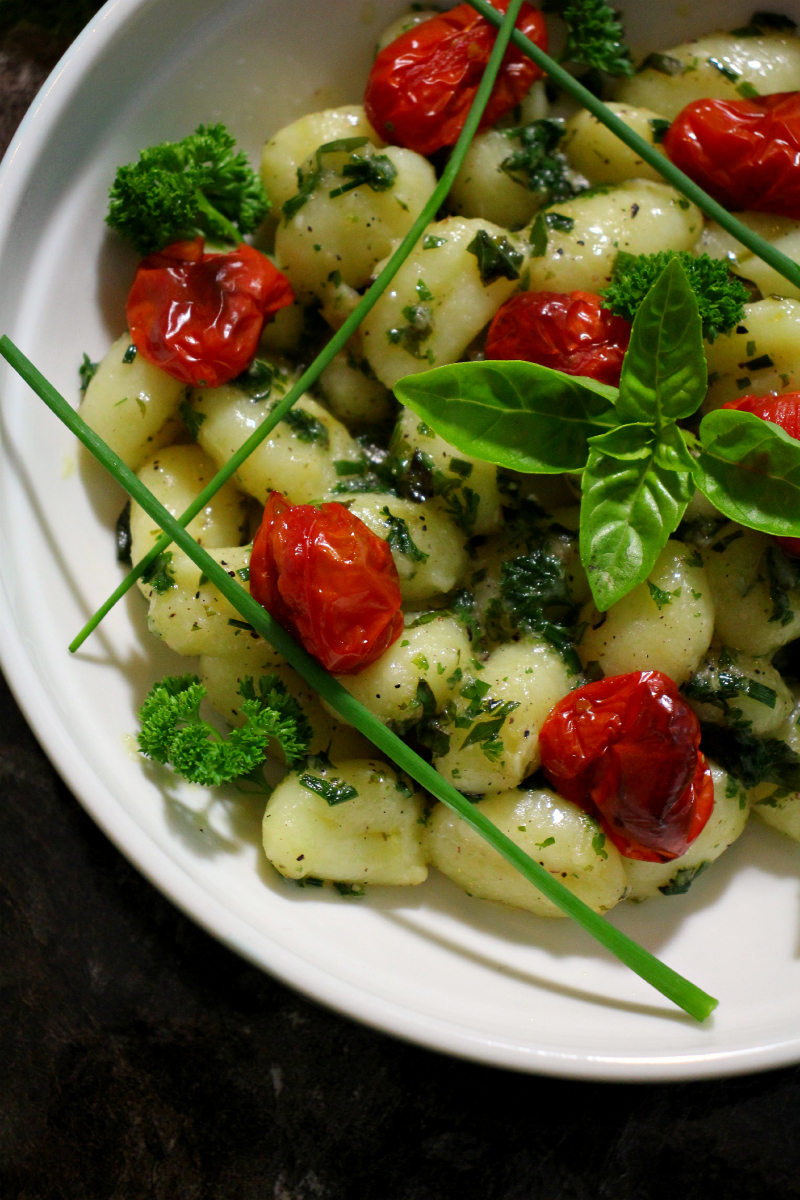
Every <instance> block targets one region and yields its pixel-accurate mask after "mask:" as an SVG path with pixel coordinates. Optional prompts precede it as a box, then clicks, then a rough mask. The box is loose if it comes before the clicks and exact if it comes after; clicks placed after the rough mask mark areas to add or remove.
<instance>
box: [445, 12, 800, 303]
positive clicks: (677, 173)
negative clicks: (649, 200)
mask: <svg viewBox="0 0 800 1200" xmlns="http://www.w3.org/2000/svg"><path fill="white" fill-rule="evenodd" d="M468 2H469V4H470V5H471V6H472V7H473V8H474V9H475V10H476V12H479V13H480V14H481V16H482V17H485V18H486V20H487V21H491V22H492V24H493V25H499V24H500V22H501V21H502V19H503V18H502V14H501V13H499V12H498V11H497V9H496V8H493V7H492V5H491V4H488V3H487V0H468ZM511 40H512V41H513V43H514V45H515V46H516V47H517V49H518V50H521V51H522V52H523V54H527V56H528V58H531V59H533V61H534V62H535V63H536V65H537V66H538V67H541V68H542V70H543V71H545V72H546V73H547V75H549V77H550V78H551V79H552V81H553V83H556V84H558V86H559V87H562V88H563V89H564V91H565V92H569V94H570V95H571V96H574V98H575V99H576V100H579V101H580V103H581V104H582V105H583V106H584V107H585V108H588V109H589V112H590V113H592V115H593V116H595V117H597V119H598V121H600V122H601V123H602V124H603V125H605V126H606V127H607V128H608V129H610V130H611V132H612V133H614V134H616V136H617V137H618V138H619V139H620V141H621V142H624V143H625V145H626V146H629V147H630V149H631V150H633V151H634V153H635V154H637V155H638V156H639V158H643V159H644V161H645V162H646V163H649V165H650V166H651V167H654V168H655V170H656V171H658V173H659V174H660V175H663V177H664V179H666V180H667V182H668V183H671V184H672V186H673V187H675V188H677V189H678V191H679V192H682V193H683V195H684V196H686V197H687V199H689V200H691V201H692V203H693V204H696V205H697V207H698V208H700V209H702V210H703V212H704V213H705V214H706V216H707V217H711V218H712V220H714V221H716V222H717V223H718V224H719V225H721V226H722V228H723V229H726V230H727V231H728V233H730V234H731V235H732V236H733V237H735V238H736V240H737V241H739V242H741V243H742V244H743V245H745V246H747V248H748V250H752V251H753V254H755V255H756V256H757V257H758V258H761V259H763V261H764V262H765V263H769V265H770V266H771V267H774V269H775V270H776V271H777V272H778V274H779V275H783V277H784V279H788V280H789V282H790V283H792V284H794V286H795V287H797V288H800V266H798V264H797V263H796V262H792V260H791V259H790V258H788V257H787V256H786V255H785V254H782V253H781V251H780V250H777V249H776V248H775V246H772V245H770V243H769V242H767V241H765V240H764V238H762V237H759V235H758V234H757V233H754V232H753V230H752V229H748V228H747V226H746V225H743V224H742V222H741V221H737V219H736V217H734V216H732V215H731V214H730V213H729V212H728V211H727V209H725V208H723V207H722V205H721V204H718V203H717V201H716V200H712V199H711V197H710V196H709V195H708V194H707V193H706V192H704V191H703V189H702V188H701V187H698V186H697V184H696V183H694V182H693V181H692V180H691V179H690V178H689V176H688V175H684V173H683V171H681V170H679V169H678V167H676V166H675V165H674V163H671V162H670V160H669V159H668V158H667V157H666V155H664V154H660V153H659V151H658V150H657V149H656V147H655V146H652V145H651V144H650V143H649V142H646V141H645V140H644V138H643V137H640V135H639V134H638V133H635V132H634V131H633V130H632V129H631V127H630V126H629V125H626V124H625V122H624V121H621V120H620V118H619V117H618V116H617V115H616V113H613V112H612V111H611V109H610V108H607V107H606V105H605V104H604V103H603V101H602V100H598V99H597V97H596V96H593V95H592V93H591V92H590V91H589V90H588V89H587V88H585V87H584V86H583V84H581V83H579V82H578V80H577V79H575V78H574V76H572V75H570V73H569V71H565V70H564V68H563V67H562V66H560V65H559V63H557V62H556V61H555V59H553V58H550V56H549V55H548V54H545V52H544V50H540V49H539V47H538V46H537V45H536V44H535V43H534V42H532V41H531V40H530V38H526V37H525V35H524V34H523V33H520V32H519V30H518V29H515V30H514V32H513V33H512V35H511Z"/></svg>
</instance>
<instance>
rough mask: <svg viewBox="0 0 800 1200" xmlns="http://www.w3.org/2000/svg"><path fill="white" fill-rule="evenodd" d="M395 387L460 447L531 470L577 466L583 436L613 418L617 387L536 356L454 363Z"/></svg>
mask: <svg viewBox="0 0 800 1200" xmlns="http://www.w3.org/2000/svg"><path fill="white" fill-rule="evenodd" d="M394 392H395V395H396V396H397V399H398V400H399V401H400V403H401V404H405V405H406V406H407V407H408V408H410V409H412V410H413V411H414V412H415V413H417V414H418V415H419V416H420V417H421V418H422V420H423V421H424V422H425V423H426V424H427V425H430V427H431V428H432V429H435V430H436V432H437V433H438V434H440V436H441V437H443V438H444V439H445V441H447V442H449V443H450V445H451V446H455V447H456V448H457V449H458V450H461V451H462V452H463V453H464V454H469V455H471V456H472V457H473V458H479V459H483V460H484V461H485V462H491V463H496V464H497V465H498V466H501V467H507V468H509V469H511V470H514V471H525V472H528V473H530V472H535V473H537V474H548V473H549V474H552V473H554V472H560V471H580V470H582V469H583V467H584V466H585V465H586V460H587V458H588V455H589V447H588V444H587V443H588V439H589V438H591V437H594V436H596V435H597V434H601V433H603V432H605V431H606V430H607V429H609V428H610V427H613V426H614V425H616V423H617V420H616V414H615V411H614V407H613V400H614V398H615V396H616V389H615V388H612V387H608V386H607V385H606V384H603V383H598V382H597V381H596V380H594V379H584V378H583V377H577V376H574V375H564V374H562V373H561V371H552V370H550V368H549V367H540V366H539V365H538V364H537V363H528V362H516V361H512V362H499V361H488V362H471V363H455V364H454V365H453V366H448V367H436V368H435V369H434V370H433V371H426V372H425V373H424V374H418V375H407V376H406V377H405V378H404V379H401V380H400V382H399V383H397V384H396V385H395V389H394Z"/></svg>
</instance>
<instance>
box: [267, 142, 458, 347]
mask: <svg viewBox="0 0 800 1200" xmlns="http://www.w3.org/2000/svg"><path fill="white" fill-rule="evenodd" d="M315 149H316V147H315ZM354 153H355V154H356V155H357V156H358V158H359V160H361V161H369V160H370V159H376V156H379V160H380V161H381V162H384V163H385V160H388V162H389V164H390V169H391V170H393V171H394V172H396V174H395V177H394V179H393V180H391V181H390V182H389V186H387V187H384V186H383V185H381V187H380V188H379V189H377V190H373V188H371V187H370V186H369V185H368V184H366V183H363V184H361V185H360V186H359V187H355V188H352V189H350V190H346V191H344V192H340V194H338V195H334V194H332V193H336V192H337V191H339V190H340V189H341V188H342V187H345V188H346V187H347V185H348V182H349V179H348V177H346V176H343V175H342V171H343V170H344V169H345V168H346V167H347V166H348V165H349V164H350V163H351V159H352V154H351V152H346V151H341V152H337V153H329V154H325V155H324V156H323V158H322V175H321V178H320V181H319V184H318V186H317V187H316V188H315V190H314V191H313V193H311V195H310V196H309V198H308V200H307V201H306V202H305V204H304V205H303V206H302V208H301V209H300V210H299V211H298V212H297V213H296V214H295V215H294V216H290V217H284V218H283V219H282V220H281V223H280V225H279V226H278V229H277V232H276V234H275V255H276V258H277V260H278V262H279V263H280V266H281V270H283V271H285V273H286V275H288V277H289V279H290V281H291V283H292V286H293V287H294V289H295V292H296V293H297V295H298V297H299V298H300V299H301V300H313V299H315V298H316V299H317V300H320V301H322V302H323V303H324V304H326V306H332V307H333V309H334V310H335V308H336V302H337V299H339V297H340V295H341V294H342V289H343V288H344V289H345V290H344V293H343V295H344V297H345V309H346V308H347V306H348V302H349V300H352V296H350V294H349V292H348V291H347V289H350V290H351V291H352V289H356V288H361V287H364V285H365V284H367V283H368V282H369V279H370V276H371V275H372V273H373V269H374V267H375V264H376V263H377V262H378V261H379V260H380V259H383V258H386V257H387V256H388V255H390V254H391V253H392V251H393V249H394V246H395V243H396V241H397V239H399V238H402V237H404V236H405V234H406V233H407V232H408V230H409V229H410V228H411V226H412V224H413V223H414V221H415V220H416V218H417V217H418V216H419V214H420V213H421V211H422V209H423V207H424V206H425V203H426V201H427V200H428V198H429V197H430V195H431V192H432V191H433V189H434V188H435V186H436V175H435V174H434V170H433V167H432V166H431V165H430V163H429V162H428V161H427V159H425V158H423V157H422V155H420V154H415V153H414V151H413V150H405V149H403V148H402V147H399V146H387V147H385V148H384V149H383V150H381V151H378V150H376V149H375V147H374V146H373V145H372V144H371V143H368V144H367V145H366V146H363V147H361V148H360V149H359V150H357V151H355V152H354ZM315 167H316V158H315V157H314V158H313V159H311V160H307V162H306V164H305V166H304V167H302V168H301V170H303V171H304V172H305V175H306V177H308V176H309V175H310V174H311V173H313V171H314V170H315ZM355 300H356V302H357V301H358V297H357V296H356V297H355ZM323 315H325V316H326V319H329V318H328V312H327V308H326V310H325V311H324V314H323ZM346 316H347V312H346V311H344V315H343V316H342V318H341V320H338V319H336V318H335V312H334V319H333V320H332V321H331V323H332V324H334V325H338V324H341V322H342V320H344V318H345V317H346Z"/></svg>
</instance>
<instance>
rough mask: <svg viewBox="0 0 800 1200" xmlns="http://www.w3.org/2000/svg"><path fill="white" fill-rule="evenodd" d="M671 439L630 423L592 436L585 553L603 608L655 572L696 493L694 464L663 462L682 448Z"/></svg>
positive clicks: (585, 497) (587, 475)
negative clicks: (674, 465)
mask: <svg viewBox="0 0 800 1200" xmlns="http://www.w3.org/2000/svg"><path fill="white" fill-rule="evenodd" d="M669 439H670V440H668V441H667V443H666V444H665V443H664V442H663V441H662V440H661V439H660V438H659V437H658V436H657V435H655V434H654V432H653V430H652V429H651V428H649V427H648V426H646V425H623V426H620V427H619V428H618V429H613V430H611V432H610V433H607V434H604V435H602V436H600V437H595V438H592V441H591V443H590V454H589V463H588V465H587V467H586V470H585V471H584V473H583V485H582V486H583V498H582V502H581V529H580V554H581V561H582V562H583V564H584V566H585V568H586V573H587V575H588V576H589V584H590V586H591V589H592V595H593V597H594V601H595V604H596V605H597V607H598V609H599V610H600V611H601V612H605V610H606V609H607V608H610V607H611V605H612V604H615V603H616V601H617V600H621V599H622V597H623V596H626V595H627V594H628V592H630V591H631V590H632V589H633V588H635V587H636V585H637V584H639V583H642V582H643V581H644V580H645V579H646V578H647V576H648V575H649V574H650V572H651V570H652V569H653V566H654V564H655V562H656V559H657V558H658V556H659V554H660V553H661V551H662V550H663V548H664V546H665V544H666V542H667V539H668V538H669V535H670V534H671V533H673V532H674V530H676V529H677V528H678V525H679V524H680V520H681V517H682V516H683V513H684V511H685V509H686V505H687V504H688V503H689V500H690V499H691V497H692V492H693V491H694V484H693V480H692V476H691V473H690V471H689V470H688V469H687V470H681V469H678V470H675V469H672V468H671V467H668V468H665V467H664V465H663V463H664V462H665V461H671V456H672V455H674V446H673V445H672V442H671V439H672V435H671V434H670V435H669Z"/></svg>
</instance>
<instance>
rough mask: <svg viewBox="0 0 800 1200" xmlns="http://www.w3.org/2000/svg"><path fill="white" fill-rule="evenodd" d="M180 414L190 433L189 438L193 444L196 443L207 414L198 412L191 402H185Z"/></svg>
mask: <svg viewBox="0 0 800 1200" xmlns="http://www.w3.org/2000/svg"><path fill="white" fill-rule="evenodd" d="M178 412H179V413H180V414H181V420H182V421H183V423H184V425H185V426H186V428H187V430H188V431H189V436H190V437H191V439H192V441H193V442H196V441H197V438H198V435H199V433H200V426H201V425H202V424H203V421H205V419H206V414H205V413H204V412H198V411H197V409H196V408H195V407H194V405H193V404H192V402H191V400H184V401H183V403H182V404H181V406H180V408H179V409H178Z"/></svg>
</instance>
